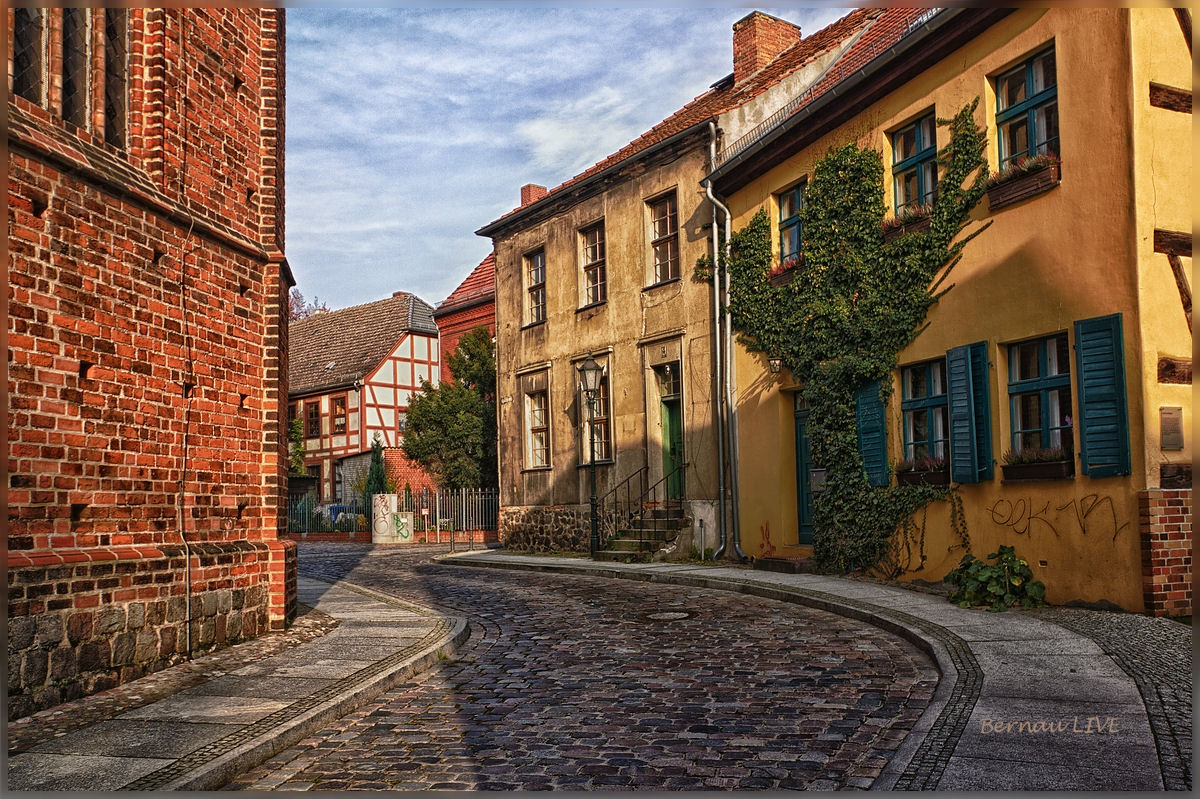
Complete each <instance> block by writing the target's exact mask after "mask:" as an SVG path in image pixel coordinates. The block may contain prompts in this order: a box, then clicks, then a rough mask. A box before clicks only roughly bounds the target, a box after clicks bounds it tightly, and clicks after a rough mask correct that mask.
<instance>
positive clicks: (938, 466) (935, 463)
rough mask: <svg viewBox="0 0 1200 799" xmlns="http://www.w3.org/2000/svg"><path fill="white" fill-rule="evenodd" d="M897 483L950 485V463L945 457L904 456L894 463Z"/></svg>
mask: <svg viewBox="0 0 1200 799" xmlns="http://www.w3.org/2000/svg"><path fill="white" fill-rule="evenodd" d="M896 483H897V484H898V485H931V486H945V485H950V464H949V463H947V462H946V459H945V458H935V457H931V456H925V457H923V458H914V459H909V458H905V459H904V460H902V461H900V462H899V463H897V464H896Z"/></svg>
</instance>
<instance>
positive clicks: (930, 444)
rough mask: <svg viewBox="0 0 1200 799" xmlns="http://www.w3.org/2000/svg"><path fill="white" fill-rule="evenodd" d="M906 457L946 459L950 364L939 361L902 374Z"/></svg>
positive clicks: (905, 370) (902, 407) (920, 365)
mask: <svg viewBox="0 0 1200 799" xmlns="http://www.w3.org/2000/svg"><path fill="white" fill-rule="evenodd" d="M900 386H901V398H902V399H901V403H900V408H901V411H902V412H903V415H904V457H905V458H906V459H907V460H910V461H917V460H921V459H923V458H945V457H946V439H947V435H946V432H947V430H946V362H945V360H942V359H939V360H936V361H929V362H928V363H922V364H917V365H915V366H906V367H904V368H903V369H902V370H901V371H900Z"/></svg>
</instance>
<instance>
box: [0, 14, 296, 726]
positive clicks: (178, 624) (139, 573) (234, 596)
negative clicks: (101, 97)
mask: <svg viewBox="0 0 1200 799" xmlns="http://www.w3.org/2000/svg"><path fill="white" fill-rule="evenodd" d="M8 13H9V14H10V17H9V19H10V27H9V36H10V40H9V44H10V52H11V35H12V28H11V19H12V17H11V10H10V11H9V12H8ZM60 13H61V12H60V11H57V10H51V11H50V14H51V16H52V18H54V17H55V15H57V14H60ZM95 13H100V12H99V11H97V12H95ZM282 36H283V11H282V10H278V9H236V10H235V9H190V10H183V9H170V10H163V9H133V10H131V11H130V21H129V38H130V57H129V58H130V63H129V78H130V87H129V88H130V91H129V101H128V120H129V124H128V138H127V141H128V148H127V151H125V152H121V151H118V150H116V149H115V148H113V147H111V146H109V145H107V144H103V143H101V142H100V139H99V137H98V136H97V135H93V133H91V132H89V131H86V130H82V131H81V130H77V129H75V128H73V127H71V126H68V125H66V124H65V123H63V121H62V120H61V119H58V118H57V117H56V115H55V106H54V103H53V101H51V103H49V105H50V108H48V109H47V108H42V107H39V106H36V105H34V104H32V103H29V102H27V101H25V100H24V99H22V98H13V99H12V100H10V105H9V118H10V128H9V251H10V253H11V255H10V260H9V270H8V277H9V317H8V320H9V321H8V336H9V357H10V361H9V373H8V391H9V398H10V400H9V452H8V475H9V477H8V480H9V483H8V491H9V494H8V500H9V502H8V508H9V517H8V522H9V525H8V539H7V544H8V553H9V554H8V565H9V568H8V585H9V619H10V623H13V622H17V623H18V624H19V625H22V629H24V626H29V628H30V629H32V630H33V631H34V632H33V634H32V637H31V638H30V639H29V640H28V641H25V639H24V637H22V638H21V642H22V643H23V644H24V645H23V646H16V647H15V648H14V641H13V640H10V647H9V663H10V682H9V699H10V706H9V708H10V718H15V717H17V716H19V715H22V714H24V713H28V712H31V711H33V710H37V709H40V708H43V707H47V706H49V705H53V704H55V703H56V702H59V701H62V700H64V699H67V698H71V697H72V696H75V695H80V694H84V693H90V692H91V691H94V690H100V689H101V688H104V687H108V686H109V685H111V684H115V682H114V681H116V682H123V681H125V680H127V679H132V678H134V677H136V676H139V675H140V674H142V673H145V672H147V671H153V670H155V669H157V668H161V667H162V666H164V665H167V664H169V663H171V662H174V661H175V660H177V659H179V657H181V656H182V655H183V654H184V653H185V652H186V639H187V632H188V630H187V629H186V622H185V619H186V614H183V615H180V614H178V613H173V612H172V611H171V608H172V607H174V606H175V605H179V606H180V607H184V608H186V606H187V604H188V599H187V598H188V597H189V596H190V597H191V600H190V602H191V605H192V628H191V633H192V635H191V638H192V644H193V651H198V650H201V649H204V648H208V647H210V646H213V645H217V644H220V643H223V642H230V641H235V640H239V639H241V638H245V637H249V636H253V635H256V634H258V633H261V632H262V631H264V630H266V629H281V628H283V627H284V626H285V625H286V624H287V623H288V621H289V620H290V618H291V617H292V616H293V615H294V613H295V581H296V561H295V544H294V543H293V542H290V541H285V540H280V537H279V532H280V525H281V522H283V521H284V514H283V513H282V510H281V509H282V503H283V501H284V499H285V497H284V493H285V491H286V479H285V470H286V458H285V452H284V450H285V444H286V435H285V431H284V429H283V427H284V424H285V422H286V420H285V418H284V417H285V415H286V414H285V407H284V405H283V403H284V402H285V398H286V396H287V387H286V385H283V381H284V380H286V371H285V370H284V369H282V368H281V366H282V364H284V363H286V348H287V335H286V321H285V320H286V316H285V315H284V314H285V310H286V307H287V288H288V283H289V282H290V281H291V277H290V272H289V270H288V267H287V263H286V260H285V258H284V256H283V253H282V236H283V228H282V213H281V209H282V202H283V173H282V159H281V157H280V150H281V145H282V136H283V131H282V109H283V96H282V80H281V78H282V74H283V60H282V59H283V48H282V44H283V42H282ZM185 82H186V85H188V86H190V87H191V93H190V94H189V95H188V96H185V94H184V91H183V87H184V85H185ZM100 121H101V122H102V119H101V120H100ZM181 521H182V525H181V523H180V522H181ZM185 540H186V546H187V547H188V548H190V549H191V559H190V560H191V582H190V584H189V583H188V582H187V580H186V569H185V565H186V563H187V555H186V550H185ZM110 569H111V571H110ZM114 581H115V582H114ZM101 608H102V609H103V612H104V613H106V616H105V620H104V621H103V622H98V621H97V617H96V615H95V614H99V613H101V612H102V611H101V610H100V609H101ZM118 615H119V616H120V623H119V624H118V622H117V620H116V617H117V616H118ZM89 619H90V621H89ZM120 636H125V637H124V638H121V637H120ZM151 638H153V639H155V641H156V642H157V643H155V644H154V645H153V646H152V645H151ZM131 641H132V644H131V643H130V642H131ZM181 642H183V643H181ZM181 646H183V647H184V648H183V649H180V647H181ZM104 652H107V655H103V653H104ZM102 655H103V656H102ZM43 664H44V665H45V668H43V667H42V666H43ZM14 714H15V715H14Z"/></svg>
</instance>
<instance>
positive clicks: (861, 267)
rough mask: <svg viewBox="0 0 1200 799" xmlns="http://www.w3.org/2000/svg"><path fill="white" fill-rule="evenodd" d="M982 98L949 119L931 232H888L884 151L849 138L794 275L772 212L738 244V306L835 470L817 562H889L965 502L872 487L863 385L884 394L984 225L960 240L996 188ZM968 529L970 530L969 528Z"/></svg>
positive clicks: (806, 211)
mask: <svg viewBox="0 0 1200 799" xmlns="http://www.w3.org/2000/svg"><path fill="white" fill-rule="evenodd" d="M977 105H978V100H976V101H975V102H974V103H972V104H970V105H968V106H966V107H965V108H963V109H962V110H960V111H959V112H958V113H957V114H956V115H955V116H954V117H953V118H951V119H942V120H938V123H939V124H940V125H943V126H947V127H949V128H950V142H949V143H948V144H947V146H946V147H945V148H944V149H942V150H941V151H939V153H938V161H939V164H940V165H941V166H942V167H943V168H944V172H943V176H942V179H941V180H940V181H939V183H938V194H937V198H936V200H935V201H934V203H933V209H932V214H931V223H930V226H929V228H928V229H927V230H925V231H920V232H910V233H906V234H904V235H902V236H900V237H899V238H897V239H895V240H893V241H890V242H886V241H885V240H884V236H883V229H882V223H883V219H884V214H885V206H884V202H883V174H884V173H883V161H882V157H881V156H880V154H879V153H878V152H875V151H873V150H864V149H862V148H860V147H858V146H857V145H855V144H847V145H845V146H844V147H841V148H836V149H830V151H829V152H828V153H827V154H826V155H825V157H824V158H822V159H821V160H820V161H819V162H818V163H817V165H816V168H815V170H814V174H813V179H812V181H811V182H810V183H809V184H808V187H807V189H806V191H805V198H804V208H803V209H802V210H801V214H800V219H801V225H802V229H803V231H804V237H803V242H802V253H803V258H802V260H801V262H800V264H799V265H798V266H797V267H796V270H797V271H796V274H795V276H794V278H793V280H792V281H791V282H790V283H786V284H783V285H775V284H772V282H771V281H770V279H769V271H770V269H771V267H772V265H773V263H774V258H775V254H774V253H775V248H774V246H773V242H772V240H771V224H770V218H769V217H768V216H767V213H766V211H765V210H763V211H760V212H759V213H758V214H756V215H755V217H754V218H753V219H752V220H751V221H750V223H749V225H748V226H747V227H746V228H744V229H743V230H741V231H739V232H738V233H737V234H735V236H734V237H733V239H732V240H731V242H730V245H731V255H730V258H729V262H728V268H729V270H730V281H731V290H730V313H731V318H732V322H733V326H734V327H735V328H736V329H737V330H738V331H739V332H740V333H741V334H742V335H741V336H740V338H739V340H740V341H741V342H742V343H743V344H744V345H745V346H746V347H747V348H749V349H750V350H752V351H759V352H763V353H765V354H766V355H767V356H768V357H773V358H780V359H782V361H783V364H784V365H785V366H786V367H787V368H788V369H789V370H791V372H792V374H793V375H794V377H795V379H796V381H797V382H798V383H799V384H801V385H802V386H803V396H804V399H805V400H806V401H807V402H808V404H809V407H810V411H809V425H810V427H809V432H810V436H811V441H812V459H813V464H814V466H817V467H821V468H825V469H826V470H827V471H826V482H825V490H824V491H822V492H821V493H819V494H818V495H817V496H815V497H814V500H813V532H814V539H813V544H814V557H815V558H816V560H817V562H818V563H819V564H820V565H822V566H824V567H826V568H831V569H836V570H843V571H844V570H846V569H848V568H851V567H861V568H872V567H874V566H876V565H878V564H879V563H880V561H881V560H883V559H884V558H886V557H887V555H888V552H889V548H890V546H891V542H892V538H893V536H894V535H895V534H896V533H897V531H898V530H901V529H906V525H907V524H908V521H907V520H909V519H910V517H911V516H912V514H913V513H915V512H916V511H917V510H919V509H920V508H921V507H922V506H923V505H925V504H927V503H928V502H930V501H933V500H936V499H948V500H950V501H951V502H952V503H953V502H954V501H955V500H956V498H955V497H950V496H949V492H948V491H947V490H946V489H942V488H936V487H932V486H895V487H882V488H875V487H872V486H871V485H870V484H869V482H868V479H867V476H866V474H865V471H864V468H863V461H862V457H861V455H860V454H859V450H858V440H857V425H856V417H855V393H856V392H857V391H858V390H860V389H862V388H863V387H864V386H866V385H868V384H871V383H872V382H873V381H877V380H878V381H880V382H881V386H882V392H881V394H882V396H881V398H882V399H884V400H885V401H886V398H887V396H886V395H887V394H888V393H889V392H890V388H891V381H890V380H888V379H886V378H888V376H889V375H890V374H891V372H892V371H893V370H894V369H895V368H896V365H897V356H898V354H899V352H900V350H902V349H903V348H904V347H905V346H907V345H908V344H909V343H910V342H911V341H912V340H913V339H914V338H916V336H917V335H918V334H919V333H920V331H921V329H922V328H921V325H922V323H923V322H924V319H925V315H926V312H927V311H928V310H929V307H930V306H931V305H933V304H934V303H935V302H937V300H938V298H939V297H941V296H942V294H944V293H945V292H946V291H949V290H950V288H951V287H952V286H948V287H947V288H945V289H942V288H941V286H942V283H943V282H944V281H945V280H946V278H947V276H948V275H949V274H950V271H951V270H952V269H953V267H954V265H955V264H956V263H958V261H959V259H960V258H961V257H962V250H963V248H964V247H965V246H966V245H967V243H968V242H969V241H970V240H971V239H972V238H974V237H975V236H977V235H978V234H979V233H980V232H982V230H983V229H984V227H986V225H985V226H983V227H980V228H978V229H976V230H975V231H973V232H971V233H969V234H967V235H965V236H961V237H960V236H959V234H960V233H962V231H963V229H964V228H965V227H966V225H967V222H968V219H969V216H970V213H971V210H972V209H973V208H974V207H975V206H976V205H977V204H978V202H979V201H980V199H982V197H983V195H984V193H985V192H986V183H987V177H988V168H987V162H986V160H985V159H984V157H983V155H984V147H985V144H986V137H985V134H984V131H983V130H982V129H980V128H979V127H978V125H976V123H975V117H974V115H975V109H976V107H977ZM955 507H956V510H957V506H955ZM955 518H956V519H957V520H961V514H959V513H956V514H955ZM958 523H960V522H958V521H956V524H958ZM959 533H960V535H961V536H963V537H964V539H965V536H966V531H965V527H964V528H963V529H962V530H960V531H959Z"/></svg>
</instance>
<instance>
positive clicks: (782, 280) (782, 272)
mask: <svg viewBox="0 0 1200 799" xmlns="http://www.w3.org/2000/svg"><path fill="white" fill-rule="evenodd" d="M802 263H804V259H803V257H802V256H799V255H794V256H792V257H791V258H788V259H787V260H786V261H784V262H783V263H781V264H778V265H776V266H773V267H771V271H770V272H768V273H767V280H768V281H769V282H770V284H771V285H772V286H783V285H786V284H788V283H791V282H792V281H793V280H794V279H795V278H796V268H797V267H799V266H800V264H802Z"/></svg>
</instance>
